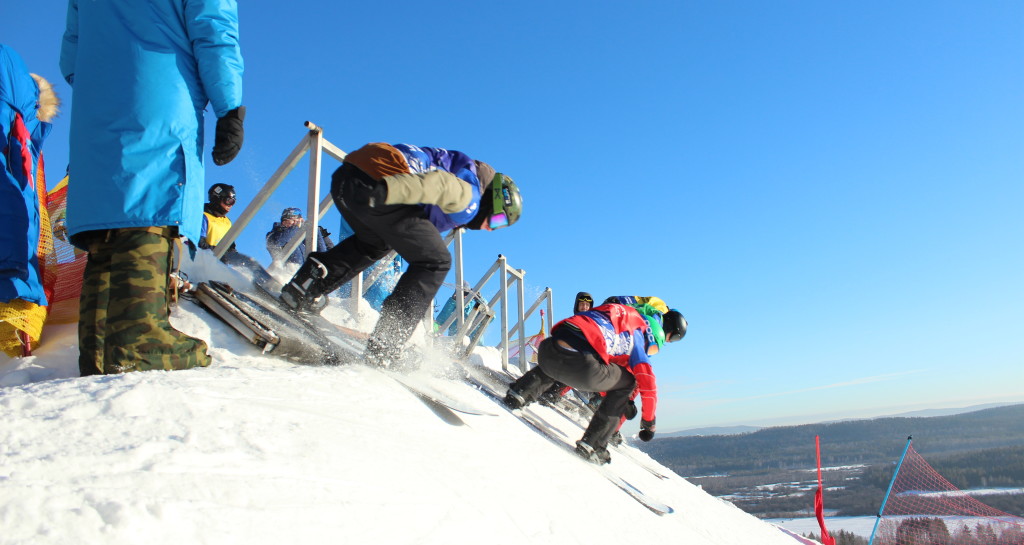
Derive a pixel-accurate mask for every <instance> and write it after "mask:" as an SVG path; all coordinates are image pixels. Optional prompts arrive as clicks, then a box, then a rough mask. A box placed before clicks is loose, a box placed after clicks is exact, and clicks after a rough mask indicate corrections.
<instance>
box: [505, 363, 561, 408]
mask: <svg viewBox="0 0 1024 545" xmlns="http://www.w3.org/2000/svg"><path fill="white" fill-rule="evenodd" d="M554 382H555V379H553V378H551V377H549V376H547V375H546V374H544V371H541V370H540V367H534V368H533V369H530V370H529V371H527V372H526V374H525V375H523V376H521V377H519V378H518V379H516V381H515V382H513V383H512V384H511V385H510V386H509V387H508V392H506V394H505V405H506V406H508V408H510V409H513V410H515V409H521V408H523V407H525V406H527V405H529V404H530V403H533V402H534V401H537V398H538V397H539V396H540V394H541V393H543V392H545V391H547V389H548V388H550V387H551V385H552V384H554Z"/></svg>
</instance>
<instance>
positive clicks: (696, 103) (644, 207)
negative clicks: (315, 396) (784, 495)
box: [0, 0, 1024, 431]
mask: <svg viewBox="0 0 1024 545" xmlns="http://www.w3.org/2000/svg"><path fill="white" fill-rule="evenodd" d="M499 4H500V5H499ZM4 11H5V15H4V17H3V22H2V23H0V24H2V25H3V26H2V32H0V41H3V42H4V43H6V44H8V45H10V46H12V47H14V48H15V49H17V50H18V51H19V52H20V53H21V54H22V55H23V56H24V57H25V59H26V62H27V63H28V65H29V68H30V69H31V70H33V71H36V72H39V73H41V74H43V75H44V76H47V77H49V78H50V79H51V80H54V81H55V82H57V83H58V85H57V88H58V92H59V93H60V95H61V96H62V97H63V98H64V100H65V113H64V114H63V115H62V117H59V118H58V119H57V121H56V127H55V130H54V131H53V134H52V136H51V138H50V139H49V141H48V142H47V144H46V147H45V150H44V151H45V154H46V158H47V161H48V165H47V172H48V175H49V179H50V181H51V183H55V182H56V181H57V180H59V178H60V175H61V174H62V173H63V170H64V167H65V164H66V158H67V135H68V127H67V123H68V119H69V116H68V111H69V110H70V107H73V105H72V104H71V92H70V89H69V88H68V86H67V85H65V84H64V83H63V81H61V79H60V75H59V69H58V65H57V61H58V55H59V47H60V38H61V33H62V31H63V23H64V14H65V3H64V2H62V1H59V0H34V1H33V2H13V1H9V2H5V6H4ZM241 25H242V52H243V55H244V57H245V64H246V72H245V79H244V81H245V91H244V97H245V100H244V102H245V104H246V106H247V107H248V116H249V117H248V119H247V120H246V141H245V147H244V149H243V150H242V153H241V155H240V156H239V158H238V159H236V160H235V162H233V163H231V164H230V165H228V166H226V167H216V166H213V164H212V161H209V152H208V151H207V158H208V159H207V164H208V167H207V186H209V185H210V184H212V183H214V182H227V183H232V184H234V185H235V186H236V187H237V188H238V190H239V196H240V198H241V203H242V204H244V203H245V202H246V196H247V194H248V195H249V196H251V195H253V194H255V192H256V191H257V190H258V189H259V188H260V187H261V186H262V184H263V183H264V182H265V181H266V180H267V178H269V177H270V175H271V174H272V173H273V171H274V170H275V169H276V168H277V166H278V165H279V164H280V163H281V161H282V160H283V159H284V158H285V156H286V155H287V154H288V153H289V152H290V151H291V150H292V148H293V147H294V146H295V145H296V143H298V141H299V139H300V138H301V137H302V135H303V133H304V129H303V127H302V123H303V121H305V120H307V119H308V120H312V121H314V122H316V123H318V124H319V125H321V126H323V127H325V136H326V137H327V138H328V139H329V140H330V141H332V142H333V143H335V144H336V145H338V146H339V147H341V148H342V149H343V150H352V149H355V148H356V147H358V146H360V145H362V144H363V143H365V142H369V141H388V142H409V143H414V144H419V145H429V146H440V147H447V148H451V149H458V150H461V151H464V152H467V153H469V154H470V155H471V156H473V157H477V158H480V159H482V160H484V161H487V162H489V163H491V164H492V165H494V166H495V167H496V168H497V169H499V170H501V171H504V172H506V173H508V174H510V175H511V176H513V177H514V178H515V179H516V180H517V182H518V183H519V184H520V187H521V188H522V190H523V193H524V200H525V212H524V216H523V219H522V221H521V222H520V223H518V224H517V225H515V226H514V227H513V228H510V229H507V230H504V231H500V232H497V233H493V234H489V233H470V234H468V235H467V237H466V244H467V246H468V248H467V259H468V261H469V264H468V266H467V272H468V276H469V277H470V278H474V279H475V278H477V277H479V275H481V274H482V273H483V272H484V271H485V270H486V268H487V267H488V266H489V265H490V264H491V263H492V262H493V260H494V258H495V257H496V256H497V254H498V253H504V254H505V255H507V256H508V257H509V259H510V262H511V264H512V265H513V266H515V267H518V268H522V269H525V270H526V271H527V289H528V292H529V293H530V295H531V299H532V296H535V295H537V294H539V293H540V292H541V290H543V289H544V288H545V287H548V286H550V287H551V288H552V289H553V290H554V295H555V304H556V317H557V318H561V317H564V316H565V315H567V314H568V313H569V311H570V307H571V300H572V297H573V296H574V295H575V293H576V292H577V291H578V290H585V291H589V292H591V293H593V294H594V295H595V296H597V297H599V298H603V297H605V296H608V295H613V294H638V295H657V296H660V297H662V298H663V299H665V300H666V301H668V302H669V304H670V305H671V306H673V307H677V308H679V309H680V310H681V311H682V312H683V313H684V314H685V315H686V316H687V318H688V319H689V320H690V332H689V334H688V335H687V338H686V340H685V341H684V342H682V343H680V344H677V345H672V346H669V347H668V348H667V349H666V350H665V352H664V353H663V354H662V355H660V356H658V357H657V359H656V360H655V364H656V371H657V373H658V378H659V386H660V398H661V400H660V405H659V410H658V418H659V427H660V428H661V429H663V430H665V431H671V430H673V429H680V428H688V427H698V426H709V425H722V424H773V423H802V422H809V421H817V420H822V419H829V418H843V417H856V416H871V415H878V414H889V413H893V412H899V411H903V410H910V409H917V408H924V407H949V406H960V405H970V404H975V403H985V402H990V401H1024V388H1022V386H1021V385H1022V384H1024V365H1022V364H1024V313H1022V311H1024V287H1022V283H1024V282H1022V281H1024V213H1022V212H1024V207H1022V206H1024V62H1022V60H1021V59H1022V53H1024V4H1022V3H1021V2H1017V1H1009V2H990V1H986V2H973V1H966V0H965V1H958V2H948V1H936V2H877V1H874V2H857V3H849V2H846V3H836V2H811V1H801V2H796V1H779V2H758V1H725V2H694V1H661V2H650V1H639V2H632V3H622V2H605V1H600V2H575V1H567V2H534V1H527V2H514V3H499V2H470V1H465V2H441V3H434V4H424V3H422V2H415V3H414V2H405V1H391V2H386V3H379V2H378V3H366V2H344V1H342V2H336V1H320V0H315V1H309V2H298V3H294V4H291V5H289V6H288V7H287V8H282V4H279V3H271V2H251V1H250V2H243V5H242V6H241ZM209 126H210V127H211V128H212V122H211V123H210V124H209ZM207 134H208V138H209V139H210V141H211V142H212V131H211V132H208V133H207ZM333 167H334V164H333V163H332V162H331V161H328V165H327V167H326V169H325V178H326V177H328V176H329V173H330V171H331V170H333ZM305 169H306V164H305V163H303V164H301V165H300V166H299V168H298V169H297V174H296V175H294V176H292V177H291V178H289V180H288V181H287V182H286V189H283V190H281V191H279V193H278V194H276V195H275V197H274V200H273V201H272V202H271V203H270V206H269V209H268V211H267V212H266V213H265V214H262V215H261V216H259V217H258V219H257V222H258V223H260V224H261V225H259V227H256V228H254V229H252V232H249V233H246V234H245V235H244V238H243V239H242V240H241V241H240V247H241V249H242V250H243V251H245V252H247V253H250V254H252V255H254V256H256V257H258V258H261V259H263V260H265V261H268V260H269V259H268V257H267V254H266V252H265V249H264V248H263V245H262V238H263V233H265V232H266V230H267V229H268V228H269V226H270V223H271V222H272V221H273V219H274V216H276V215H277V214H279V212H280V209H281V208H284V207H286V206H301V207H305V204H304V199H303V198H301V197H296V195H298V194H300V193H301V191H302V187H303V184H304V176H305V172H306V170H305ZM240 212H241V206H239V207H236V214H235V215H236V217H237V213H240ZM333 218H336V216H329V219H328V222H329V224H328V227H329V228H330V227H331V226H332V225H331V224H333V223H334V222H335V221H336V220H335V219H333Z"/></svg>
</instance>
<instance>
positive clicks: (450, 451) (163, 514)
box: [0, 266, 794, 545]
mask: <svg viewBox="0 0 1024 545" xmlns="http://www.w3.org/2000/svg"><path fill="white" fill-rule="evenodd" d="M207 268H208V269H209V270H203V268H202V267H200V270H199V271H198V272H196V271H193V273H192V275H193V279H198V278H200V277H202V278H206V277H218V276H219V277H221V279H231V276H232V275H233V274H234V273H233V272H231V271H221V270H219V269H218V270H215V269H216V267H209V266H208V267H207ZM325 313H326V315H328V316H331V317H332V318H333V319H336V320H339V321H346V320H347V321H348V322H349V323H348V325H354V326H363V327H364V328H367V327H368V326H367V324H366V322H367V321H369V323H372V318H373V317H372V316H368V317H363V319H362V321H361V322H360V320H355V319H352V318H351V317H348V316H347V315H345V314H344V311H343V310H341V309H340V306H336V305H332V307H330V308H328V309H327V310H326V311H325ZM172 319H173V322H174V324H175V325H176V326H177V327H179V328H180V329H182V330H184V331H186V332H189V333H191V334H194V335H197V336H199V337H202V338H204V339H206V340H207V341H208V342H209V343H210V345H211V353H212V356H213V361H214V363H213V365H212V366H211V367H209V368H205V369H194V370H188V371H174V372H155V371H154V372H145V373H131V374H126V375H117V376H101V377H87V378H80V377H78V376H77V375H78V371H77V338H76V329H75V326H74V325H66V326H54V327H49V328H48V329H47V330H46V332H45V333H44V335H45V337H44V342H43V344H42V346H41V347H39V348H38V350H37V351H36V354H35V355H34V356H32V357H30V358H24V359H9V358H6V356H0V421H2V422H3V425H2V426H0V544H5V545H6V544H28V543H31V544H51V543H54V544H56V543H104V544H137V543H147V544H162V543H167V544H175V545H179V544H181V543H190V544H206V543H209V544H233V543H239V544H246V545H259V544H264V543H265V544H275V545H277V544H283V543H303V544H321V543H323V544H327V543H331V544H334V543H360V544H404V543H408V544H449V545H450V544H463V543H466V544H469V543H473V544H479V543H487V544H517V545H522V544H527V543H529V544H538V543H541V544H542V543H559V544H572V543H581V544H583V543H586V544H588V545H590V544H593V543H686V544H688V545H702V544H715V545H731V544H735V545H741V544H742V545H749V544H752V543H756V544H758V545H773V544H778V545H792V544H793V543H794V540H793V538H791V537H789V536H787V535H786V534H784V533H783V532H781V531H780V530H779V529H778V528H776V527H775V526H772V525H770V524H768V523H765V522H763V521H760V520H758V519H756V518H755V517H752V516H750V515H747V514H745V513H743V512H742V511H740V510H739V509H737V508H735V507H734V506H732V505H731V504H729V503H727V502H724V501H722V500H718V499H715V498H713V497H711V496H709V495H707V494H705V493H704V492H703V491H702V490H700V489H699V488H698V487H696V486H693V485H691V484H689V483H688V482H687V481H685V480H684V479H682V478H680V477H678V476H676V475H675V474H671V473H670V472H669V471H668V470H667V469H664V468H661V466H659V465H657V464H656V463H655V462H654V461H653V460H650V458H648V457H647V456H646V455H644V454H643V453H640V452H639V451H635V452H634V453H633V455H634V456H635V457H636V458H638V459H643V460H646V462H647V463H649V464H652V465H655V466H656V467H659V468H661V471H663V472H666V473H668V474H669V475H670V478H669V479H667V480H661V479H658V478H657V477H655V476H653V475H651V474H649V473H647V472H644V471H642V470H640V469H639V468H638V467H637V466H636V465H635V463H634V462H632V461H630V460H629V459H628V458H627V457H623V456H622V455H621V454H619V455H616V454H614V453H613V457H614V460H613V462H612V467H616V466H618V468H619V469H620V471H621V472H622V473H623V474H624V475H628V479H629V480H630V481H631V482H632V483H633V484H635V485H636V486H638V487H639V488H641V489H643V490H645V491H647V492H649V493H652V494H653V495H655V496H657V497H658V498H659V499H660V500H662V501H664V502H665V503H668V504H670V505H672V506H673V507H674V508H675V509H676V512H675V513H674V514H670V515H666V516H663V517H659V516H657V515H655V514H653V513H652V512H650V511H648V510H647V509H645V508H644V507H643V506H641V505H640V504H638V503H637V502H635V501H633V500H632V499H631V498H630V497H628V496H627V495H626V494H625V493H623V492H622V491H620V490H619V489H618V488H616V487H615V486H613V485H612V484H611V483H609V482H608V481H607V480H605V479H604V478H603V477H601V476H600V475H599V474H598V473H597V472H596V471H595V470H594V468H592V467H591V466H589V465H588V464H586V463H584V462H582V461H580V460H577V459H575V458H574V457H572V456H570V455H568V454H567V453H566V452H565V451H563V450H562V449H560V448H558V447H556V446H554V445H552V444H551V443H550V442H549V441H548V440H546V439H544V438H543V437H541V436H540V435H538V434H537V433H535V432H533V431H531V430H530V429H529V428H527V427H526V426H525V425H524V424H523V423H522V422H520V421H519V420H518V419H516V418H515V417H513V416H512V415H511V414H509V413H507V412H505V411H503V410H502V409H500V408H499V407H497V405H495V404H493V403H492V402H491V401H490V400H489V399H487V398H486V397H484V396H483V395H482V394H481V393H480V392H478V391H476V390H474V389H473V388H471V387H469V386H467V385H464V384H461V383H457V382H452V383H451V385H450V386H449V388H448V389H449V391H450V392H451V393H453V394H455V395H458V396H459V397H460V399H463V400H465V401H466V402H467V403H473V404H476V405H478V406H480V407H486V408H489V409H492V410H493V411H494V412H495V413H497V415H496V416H469V415H461V422H455V423H451V422H448V421H445V420H443V419H442V418H439V417H438V415H437V414H435V413H434V412H433V411H432V410H431V409H430V408H429V407H428V406H427V405H426V404H424V403H423V402H421V401H420V400H419V399H418V398H416V397H415V396H413V395H412V394H410V393H409V392H408V391H407V390H406V389H404V388H403V387H401V386H400V385H398V384H397V383H396V382H395V381H393V380H392V379H390V378H388V377H386V376H384V375H383V374H381V373H379V372H377V371H375V370H372V369H370V368H363V367H358V366H351V367H334V368H330V367H314V366H300V365H295V364H292V363H289V362H287V361H284V360H281V359H279V358H275V357H272V356H267V355H262V354H260V353H259V352H258V351H257V350H256V349H255V348H254V347H252V346H251V345H248V344H245V343H244V342H243V341H242V339H241V337H239V336H238V335H236V334H235V333H234V332H233V331H231V330H230V329H228V328H227V326H225V325H223V324H222V323H221V322H219V321H217V320H216V319H215V318H213V317H212V316H211V315H209V314H207V313H206V312H205V311H203V310H201V309H199V308H198V307H196V306H195V305H193V304H192V303H190V302H182V303H181V304H180V305H179V306H178V307H177V308H176V309H175V313H174V316H173V318H172ZM441 361H442V358H437V360H436V361H433V360H432V361H431V362H428V365H427V371H428V372H429V371H435V372H437V369H441V368H442V364H441ZM496 361H497V352H496V351H495V350H493V349H479V350H478V352H477V354H476V355H475V356H474V362H475V363H476V364H482V365H489V366H494V365H496ZM435 367H436V369H435ZM545 410H549V409H545ZM566 433H574V434H578V433H579V430H578V428H576V429H575V430H572V429H567V431H566Z"/></svg>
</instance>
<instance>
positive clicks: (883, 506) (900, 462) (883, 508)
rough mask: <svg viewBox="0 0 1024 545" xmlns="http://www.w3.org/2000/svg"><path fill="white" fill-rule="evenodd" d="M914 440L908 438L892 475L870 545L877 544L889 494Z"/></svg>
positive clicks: (879, 509) (872, 531)
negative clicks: (877, 533)
mask: <svg viewBox="0 0 1024 545" xmlns="http://www.w3.org/2000/svg"><path fill="white" fill-rule="evenodd" d="M913 438H914V436H913V435H908V436H907V446H905V447H903V454H902V455H901V456H900V461H899V463H898V464H896V471H894V472H893V473H892V480H891V481H889V488H888V489H887V490H886V491H885V497H884V498H882V506H881V507H879V508H878V515H877V517H876V518H875V527H874V528H872V529H871V539H869V540H868V545H872V543H874V542H875V532H877V531H878V523H879V522H881V520H882V512H883V511H885V504H886V503H888V502H889V494H890V493H892V485H894V484H896V476H897V475H899V474H900V468H901V467H903V459H904V458H906V457H907V451H909V450H910V441H911V440H912V439H913Z"/></svg>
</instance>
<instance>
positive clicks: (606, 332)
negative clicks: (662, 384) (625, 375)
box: [551, 304, 658, 421]
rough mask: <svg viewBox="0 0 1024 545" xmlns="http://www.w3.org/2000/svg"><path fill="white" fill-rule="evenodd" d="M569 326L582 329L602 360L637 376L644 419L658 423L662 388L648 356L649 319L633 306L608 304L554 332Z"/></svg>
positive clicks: (575, 317)
mask: <svg viewBox="0 0 1024 545" xmlns="http://www.w3.org/2000/svg"><path fill="white" fill-rule="evenodd" d="M566 325H571V326H572V327H573V328H574V329H578V330H579V331H580V332H581V333H582V334H583V337H584V338H585V339H586V340H587V344H589V345H590V346H591V347H592V348H593V349H594V351H595V352H597V355H598V356H599V357H600V358H601V360H602V361H604V362H605V363H614V364H616V365H620V366H622V367H623V368H625V369H626V370H627V371H629V372H630V373H632V374H633V376H634V377H635V378H636V383H637V389H638V390H639V392H640V398H641V400H642V404H643V412H642V415H641V418H643V419H644V420H648V421H654V414H655V409H656V408H657V406H658V386H657V383H656V381H655V378H654V369H652V368H651V360H650V357H649V356H648V355H647V347H649V346H650V345H651V344H654V335H653V334H652V333H651V327H650V326H649V325H648V324H647V320H645V319H644V317H643V316H642V315H641V314H640V313H639V312H638V311H637V310H636V309H635V308H633V307H631V306H628V305H618V304H607V305H601V306H599V307H594V308H593V309H591V310H588V311H586V312H581V313H579V314H576V315H573V316H570V317H568V318H566V319H564V320H562V321H561V322H558V323H557V324H555V325H554V327H552V328H551V332H552V333H554V332H555V331H556V330H557V329H559V328H560V327H564V326H566Z"/></svg>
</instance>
